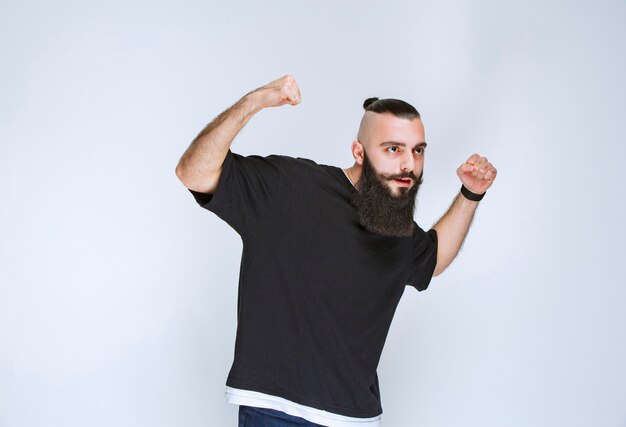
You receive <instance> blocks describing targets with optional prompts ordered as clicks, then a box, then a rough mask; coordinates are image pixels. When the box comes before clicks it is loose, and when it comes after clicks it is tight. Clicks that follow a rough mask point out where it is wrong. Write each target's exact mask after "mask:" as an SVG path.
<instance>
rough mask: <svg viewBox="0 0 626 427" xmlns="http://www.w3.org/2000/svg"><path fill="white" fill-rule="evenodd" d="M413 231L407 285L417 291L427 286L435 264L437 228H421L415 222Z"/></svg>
mask: <svg viewBox="0 0 626 427" xmlns="http://www.w3.org/2000/svg"><path fill="white" fill-rule="evenodd" d="M415 228H416V230H415V233H413V253H412V259H411V273H410V276H409V283H408V284H409V285H410V286H413V287H414V288H415V289H417V290H418V291H423V290H425V289H426V288H428V285H429V284H430V279H432V277H433V273H434V272H435V266H436V265H437V230H435V229H434V228H431V229H430V230H428V231H424V230H422V229H421V228H420V227H419V226H418V225H417V224H416V226H415Z"/></svg>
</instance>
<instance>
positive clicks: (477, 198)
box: [461, 184, 487, 202]
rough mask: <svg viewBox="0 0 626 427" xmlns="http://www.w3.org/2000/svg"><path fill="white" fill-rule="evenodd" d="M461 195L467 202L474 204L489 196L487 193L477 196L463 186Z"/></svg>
mask: <svg viewBox="0 0 626 427" xmlns="http://www.w3.org/2000/svg"><path fill="white" fill-rule="evenodd" d="M461 194H462V195H463V197H465V198H466V199H467V200H471V201H472V202H480V201H481V200H482V198H483V197H485V194H487V192H486V191H485V192H484V193H482V194H476V193H473V192H471V191H470V190H468V189H467V187H466V186H465V185H463V184H461Z"/></svg>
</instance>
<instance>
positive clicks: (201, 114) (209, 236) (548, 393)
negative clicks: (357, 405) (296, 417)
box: [0, 0, 626, 427]
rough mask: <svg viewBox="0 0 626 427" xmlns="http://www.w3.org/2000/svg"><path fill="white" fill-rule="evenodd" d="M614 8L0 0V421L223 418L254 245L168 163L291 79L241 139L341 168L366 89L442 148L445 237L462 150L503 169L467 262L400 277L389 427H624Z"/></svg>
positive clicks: (187, 422) (388, 383)
mask: <svg viewBox="0 0 626 427" xmlns="http://www.w3.org/2000/svg"><path fill="white" fill-rule="evenodd" d="M625 24H626V3H624V2H623V1H596V2H591V1H587V2H583V1H548V2H545V1H539V0H528V1H524V2H501V1H495V0H493V1H489V0H476V1H443V2H433V1H429V2H426V1H411V2H409V1H406V2H399V1H397V2H381V1H378V2H363V1H345V2H334V1H333V2H331V1H315V2H313V1H309V2H305V1H268V2H251V1H248V2H246V1H231V2H211V1H204V2H202V1H195V2H191V1H188V2H185V3H183V2H173V1H172V2H165V1H146V0H131V1H123V2H122V1H113V2H96V1H86V2H85V1H57V2H45V1H41V0H35V1H19V2H18V1H2V3H0V40H1V42H0V60H1V66H0V283H1V284H0V425H1V426H2V427H5V426H7V427H14V426H15V427H18V426H64V427H65V426H235V425H236V418H237V417H236V414H237V407H236V406H235V405H230V404H227V403H226V402H225V400H224V396H223V393H224V382H225V379H226V375H227V373H228V369H229V368H230V363H231V362H232V352H233V346H234V337H235V327H236V296H237V290H236V288H237V278H238V272H239V270H238V269H239V260H240V258H239V257H240V250H241V241H240V240H239V237H238V236H237V234H236V233H235V232H234V231H232V230H231V229H230V228H228V226H227V225H226V224H225V223H223V222H222V221H220V220H219V219H218V218H217V217H216V216H214V215H213V214H212V213H210V212H208V211H206V210H203V209H201V208H200V207H198V206H197V205H196V204H195V202H194V201H193V198H192V197H191V195H190V194H189V193H188V191H187V190H186V189H185V188H184V187H183V186H182V184H181V183H180V182H179V181H178V180H177V178H176V176H175V174H174V168H175V166H176V164H177V162H178V159H179V158H180V156H181V155H182V153H183V152H184V150H185V149H186V148H187V146H188V145H189V143H190V142H191V140H192V139H193V138H194V137H195V136H196V134H197V133H198V132H199V131H200V130H201V129H202V128H203V127H204V125H205V124H206V123H208V122H209V121H210V120H211V119H212V118H213V117H215V116H216V115H217V114H218V113H219V112H221V111H222V110H224V109H225V108H226V107H228V106H230V105H231V104H232V103H234V102H235V101H236V100H237V99H238V98H239V97H240V96H242V95H243V94H245V93H246V92H248V91H250V90H252V89H254V88H256V87H259V86H261V85H263V84H265V83H267V82H269V81H271V80H274V79H276V78H278V77H280V76H282V75H284V74H286V73H291V74H293V75H294V76H295V77H296V80H297V82H298V83H299V85H300V88H301V91H302V96H303V101H302V103H301V104H300V105H299V106H297V107H291V106H284V107H281V108H274V109H270V110H265V111H262V112H260V113H259V114H258V115H257V116H255V117H254V118H253V119H252V120H251V121H250V122H249V123H248V125H247V126H246V127H245V128H244V130H243V132H242V133H241V134H240V135H239V137H238V138H237V139H236V141H235V143H234V145H233V151H236V152H238V153H241V154H262V155H264V154H270V153H279V154H286V155H292V156H300V157H306V158H311V159H314V160H316V161H318V162H319V163H325V164H333V165H336V166H342V167H346V166H349V165H350V164H351V155H350V152H349V147H350V143H351V141H352V139H353V138H354V136H355V135H356V131H357V127H358V123H359V120H360V117H361V114H362V108H361V105H362V102H363V100H364V99H365V98H367V97H370V96H378V97H381V98H384V97H396V98H401V99H405V100H407V101H408V102H410V103H412V104H413V105H415V106H416V108H417V109H418V110H419V111H420V112H421V114H422V117H423V120H424V123H425V127H426V138H427V141H428V143H429V146H428V150H427V154H426V166H425V173H424V185H423V187H422V190H421V191H420V194H419V197H418V208H417V214H416V218H417V221H418V223H419V224H420V225H421V226H422V227H423V228H429V227H430V226H432V224H434V222H435V221H436V220H437V219H438V218H439V217H440V216H441V215H442V214H443V213H444V212H445V210H446V209H447V207H448V206H449V204H450V202H451V201H452V199H453V197H454V195H455V194H456V192H457V191H458V189H459V187H460V181H459V180H458V178H457V176H456V174H455V170H456V168H457V167H458V166H459V165H460V164H461V163H462V162H463V161H464V160H466V159H467V157H469V156H470V155H471V154H472V153H474V152H477V153H480V154H481V155H484V156H487V157H488V158H489V160H490V161H491V162H492V163H493V164H494V165H495V166H496V168H497V169H498V177H497V179H496V182H495V183H494V185H493V186H492V188H491V189H490V190H489V191H488V193H487V195H486V197H485V199H484V200H483V202H481V205H480V207H479V209H478V211H477V215H476V218H475V220H474V224H473V226H472V229H471V230H470V233H469V236H468V239H467V241H466V243H465V245H464V247H463V249H462V251H461V253H460V256H459V257H458V258H457V260H456V261H455V262H454V263H453V264H452V265H451V266H450V267H449V268H448V270H447V271H446V272H444V273H443V274H442V275H441V276H439V277H437V278H434V279H433V281H432V282H431V285H430V288H429V289H428V290H427V291H425V292H422V293H418V292H415V291H414V290H413V289H407V292H405V294H404V297H403V299H402V301H401V302H400V306H399V307H398V311H397V315H396V317H395V319H394V322H393V324H392V326H391V331H390V334H389V337H388V340H387V345H386V347H385V350H384V352H383V356H382V360H381V363H380V366H379V376H380V381H381V393H382V404H383V409H384V414H383V422H384V425H385V426H386V427H393V426H424V427H439V426H441V427H446V426H480V427H485V426H550V427H552V426H568V427H574V426H581V427H582V426H590V425H594V426H621V427H624V426H626V362H625V361H626V327H625V325H626V310H625V309H624V308H625V303H626V268H625V264H626V261H625V255H626V251H625V249H624V239H625V237H626V233H625V228H624V221H623V219H624V207H625V206H624V195H625V192H624V180H623V177H624V173H623V170H624V161H625V159H626V148H625V143H626V138H625V137H626V130H625V127H624V123H625V119H624V117H625V114H626V101H625V100H626V85H625V83H624V76H625V75H626V48H625V43H624V40H626V25H625Z"/></svg>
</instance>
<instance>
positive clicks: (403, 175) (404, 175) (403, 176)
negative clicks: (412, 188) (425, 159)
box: [380, 171, 424, 182]
mask: <svg viewBox="0 0 626 427" xmlns="http://www.w3.org/2000/svg"><path fill="white" fill-rule="evenodd" d="M380 176H381V177H382V178H384V179H387V180H392V179H406V178H410V179H412V180H413V181H414V182H421V181H422V177H423V176H424V171H422V173H420V176H419V177H418V176H417V175H415V174H414V173H413V172H412V171H410V172H409V171H407V172H403V173H398V174H393V175H383V174H381V175H380Z"/></svg>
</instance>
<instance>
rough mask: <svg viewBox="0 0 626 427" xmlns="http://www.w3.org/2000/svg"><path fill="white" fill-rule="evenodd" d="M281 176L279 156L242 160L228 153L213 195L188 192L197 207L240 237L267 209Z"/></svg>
mask: <svg viewBox="0 0 626 427" xmlns="http://www.w3.org/2000/svg"><path fill="white" fill-rule="evenodd" d="M281 172H282V167H281V156H275V155H272V156H267V157H261V156H245V157H244V156H241V155H239V154H236V153H233V152H231V151H230V150H228V153H227V154H226V158H225V159H224V164H223V166H222V172H221V174H220V178H219V181H218V184H217V188H216V189H215V192H214V193H213V194H206V193H199V192H197V191H193V190H189V191H190V192H191V194H192V195H193V197H194V198H195V200H196V202H197V203H198V204H199V205H200V206H202V207H203V208H205V209H208V210H209V211H211V212H213V213H215V214H216V215H217V216H218V217H219V218H221V219H222V220H224V221H225V222H226V223H228V225H230V226H231V227H232V228H233V229H234V230H235V231H236V232H237V233H239V234H240V235H242V234H243V233H245V232H246V231H247V230H249V229H250V228H251V227H252V226H253V225H254V224H255V223H256V221H257V220H258V218H259V216H261V215H263V213H265V212H267V210H268V209H269V208H270V206H271V204H272V203H273V201H274V196H275V194H276V192H277V191H278V187H279V184H280V179H281Z"/></svg>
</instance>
